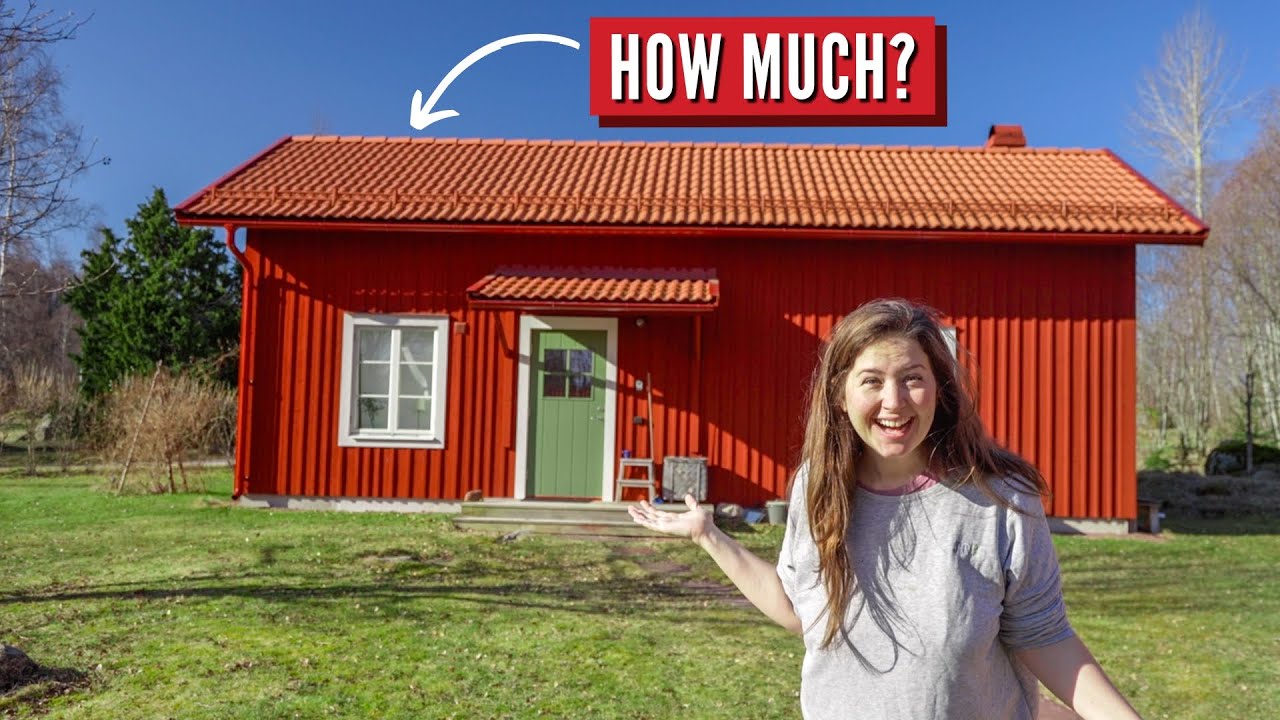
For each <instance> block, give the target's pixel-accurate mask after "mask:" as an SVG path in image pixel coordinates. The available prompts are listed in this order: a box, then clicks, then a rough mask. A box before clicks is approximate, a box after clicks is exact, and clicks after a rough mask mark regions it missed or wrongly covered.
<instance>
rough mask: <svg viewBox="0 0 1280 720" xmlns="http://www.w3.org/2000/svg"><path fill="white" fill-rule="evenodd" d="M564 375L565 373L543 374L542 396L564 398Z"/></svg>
mask: <svg viewBox="0 0 1280 720" xmlns="http://www.w3.org/2000/svg"><path fill="white" fill-rule="evenodd" d="M564 380H565V378H564V376H563V375H550V374H547V375H543V376H542V397H550V398H562V397H564V385H565V383H564Z"/></svg>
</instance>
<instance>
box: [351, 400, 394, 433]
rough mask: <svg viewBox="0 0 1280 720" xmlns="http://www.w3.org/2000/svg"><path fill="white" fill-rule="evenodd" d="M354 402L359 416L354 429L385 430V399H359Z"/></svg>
mask: <svg viewBox="0 0 1280 720" xmlns="http://www.w3.org/2000/svg"><path fill="white" fill-rule="evenodd" d="M356 402H357V404H358V407H359V408H360V416H359V418H357V421H356V427H358V428H360V429H361V430H386V429H387V400H386V398H359V399H358V400H357V401H356Z"/></svg>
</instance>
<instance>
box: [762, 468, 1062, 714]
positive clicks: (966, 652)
mask: <svg viewBox="0 0 1280 720" xmlns="http://www.w3.org/2000/svg"><path fill="white" fill-rule="evenodd" d="M993 489H994V490H995V491H996V492H997V493H999V494H1000V495H1001V496H1002V497H1005V498H1008V499H1009V500H1010V501H1011V502H1012V503H1013V504H1014V506H1015V507H1017V508H1019V509H1021V510H1023V511H1024V512H1025V513H1026V514H1025V515H1024V514H1022V513H1018V512H1014V511H1012V510H1008V509H1005V508H1002V507H1000V506H999V505H998V504H997V503H996V502H995V501H994V500H992V499H991V498H990V497H989V496H987V495H986V494H985V493H983V492H982V490H981V489H979V488H978V487H977V486H974V485H965V486H962V487H958V488H957V487H952V486H950V485H947V484H945V483H938V484H936V485H933V486H932V487H929V488H926V489H924V490H921V491H919V492H915V493H911V494H908V495H902V496H885V495H877V494H875V493H871V492H868V491H866V490H863V489H862V488H859V489H858V490H857V491H856V492H857V499H856V505H855V508H854V513H853V521H852V522H851V523H850V527H851V530H850V535H849V537H850V545H849V555H850V559H851V562H852V564H853V568H854V578H855V581H854V584H855V591H854V595H853V598H852V600H851V601H850V604H849V612H848V614H847V615H846V619H845V629H846V632H847V635H846V636H844V637H837V639H836V641H835V642H834V643H833V644H832V646H831V647H830V648H829V649H827V650H822V649H820V648H819V645H820V644H821V642H822V638H823V635H824V633H825V631H826V624H827V618H826V614H825V610H826V605H827V594H826V591H825V589H824V588H823V585H822V580H821V578H820V577H819V575H818V552H817V547H816V545H814V542H813V538H812V537H811V536H810V534H809V523H808V518H807V513H806V510H805V500H804V498H805V476H804V473H803V471H802V472H801V476H800V478H799V479H798V480H797V482H796V483H795V487H794V489H793V492H792V496H791V506H790V510H789V513H788V521H787V531H786V536H785V539H784V540H783V543H782V552H781V555H780V556H779V558H778V576H779V577H780V578H781V579H782V585H783V587H784V588H785V590H786V593H787V595H788V597H790V598H791V602H792V604H793V605H794V607H795V611H796V614H797V615H798V616H799V617H800V621H801V623H802V624H803V626H804V629H805V630H804V643H805V657H804V666H803V670H802V672H801V689H800V706H801V709H802V711H803V713H804V717H805V718H808V719H809V720H826V719H827V718H841V719H844V718H871V719H878V718H885V719H890V718H903V719H904V720H905V719H910V720H920V719H921V718H948V719H952V718H954V719H957V720H958V719H961V718H975V719H977V718H981V719H982V720H995V719H996V718H1018V719H1022V718H1025V719H1026V720H1032V719H1033V718H1035V715H1036V707H1037V702H1038V700H1039V694H1038V690H1037V686H1036V680H1035V677H1034V676H1033V675H1032V674H1031V672H1030V671H1029V670H1027V669H1026V668H1025V667H1024V666H1023V665H1022V664H1021V663H1019V662H1017V660H1016V659H1014V657H1013V656H1012V654H1011V651H1012V650H1015V649H1028V648H1037V647H1043V646H1046V645H1051V644H1053V643H1056V642H1059V641H1061V640H1065V639H1067V638H1069V637H1071V636H1072V634H1073V631H1072V629H1071V626H1070V625H1069V624H1068V623H1067V616H1066V610H1065V607H1064V605H1063V602H1062V590H1061V585H1060V582H1059V577H1058V559H1057V555H1056V554H1055V552H1054V549H1053V543H1052V541H1051V539H1050V535H1049V526H1048V523H1047V522H1046V520H1045V517H1044V509H1043V507H1042V506H1041V504H1040V499H1039V498H1037V497H1035V496H1033V495H1030V494H1026V493H1025V492H1019V491H1017V490H1016V489H1015V488H1014V486H1013V485H1012V484H1011V483H1009V482H1007V481H1003V480H998V481H996V482H994V483H993Z"/></svg>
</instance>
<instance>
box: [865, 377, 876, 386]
mask: <svg viewBox="0 0 1280 720" xmlns="http://www.w3.org/2000/svg"><path fill="white" fill-rule="evenodd" d="M862 384H863V385H879V384H880V378H874V377H869V378H863V379H862Z"/></svg>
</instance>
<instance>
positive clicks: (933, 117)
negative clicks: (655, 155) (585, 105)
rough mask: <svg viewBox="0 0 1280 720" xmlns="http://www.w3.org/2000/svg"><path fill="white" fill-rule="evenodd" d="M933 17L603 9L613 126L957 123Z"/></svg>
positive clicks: (598, 90)
mask: <svg viewBox="0 0 1280 720" xmlns="http://www.w3.org/2000/svg"><path fill="white" fill-rule="evenodd" d="M946 45H947V44H946V26H945V25H937V24H936V23H935V22H934V19H933V18H932V17H786V18H592V19H591V35H590V44H589V53H590V62H591V79H590V90H591V114H592V115H596V116H597V117H598V118H599V122H600V125H601V126H602V127H626V126H630V127H641V126H648V127H652V126H683V127H689V126H758V125H863V126H865V125H879V126H887V125H934V126H940V125H946V123H947V91H946V85H947V72H946V67H947V65H946Z"/></svg>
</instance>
